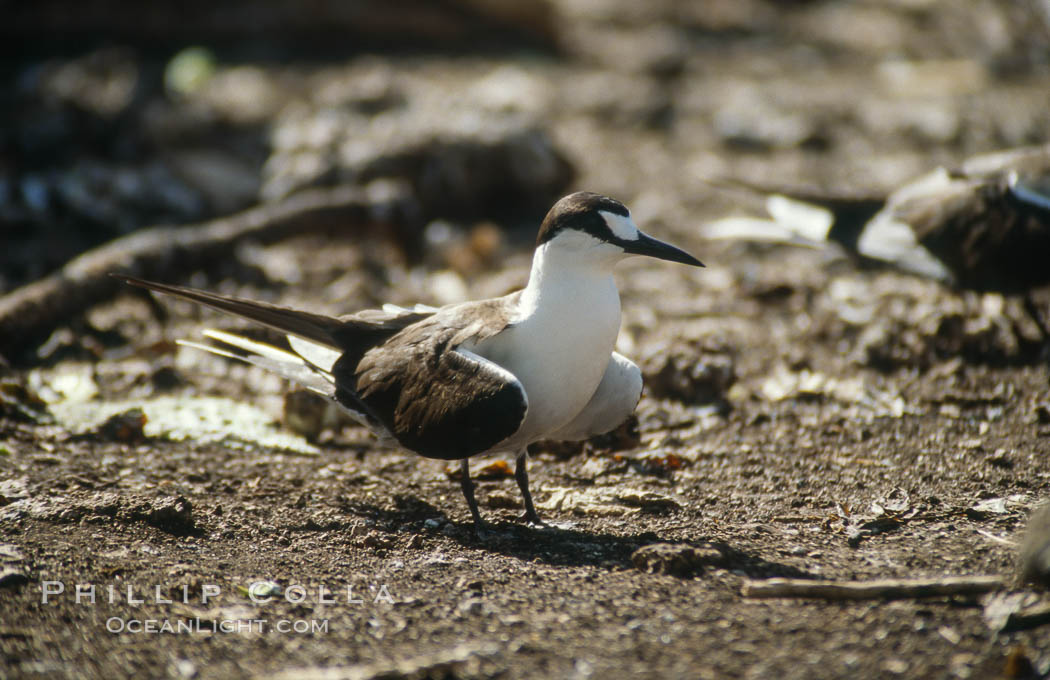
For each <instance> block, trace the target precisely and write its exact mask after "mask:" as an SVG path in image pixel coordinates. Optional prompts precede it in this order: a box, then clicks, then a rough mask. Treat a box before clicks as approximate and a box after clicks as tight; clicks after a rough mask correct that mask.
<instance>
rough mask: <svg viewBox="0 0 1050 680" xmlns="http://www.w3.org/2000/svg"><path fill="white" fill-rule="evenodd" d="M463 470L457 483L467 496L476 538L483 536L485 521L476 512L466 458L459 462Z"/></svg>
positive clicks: (472, 485) (468, 464)
mask: <svg viewBox="0 0 1050 680" xmlns="http://www.w3.org/2000/svg"><path fill="white" fill-rule="evenodd" d="M460 466H461V469H462V471H463V474H462V476H461V477H460V480H459V483H460V485H461V486H462V487H463V495H464V496H466V498H467V507H468V508H470V516H471V517H473V518H474V533H475V534H477V536H478V538H484V535H485V522H484V521H482V519H481V513H480V512H478V501H477V499H476V498H474V480H472V479H471V478H470V463H469V462H468V460H467V459H466V458H464V459H463V462H462V463H460Z"/></svg>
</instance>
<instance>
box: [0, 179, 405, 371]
mask: <svg viewBox="0 0 1050 680" xmlns="http://www.w3.org/2000/svg"><path fill="white" fill-rule="evenodd" d="M384 186H385V187H386V189H385V190H383V191H376V190H369V188H361V187H351V186H339V187H333V188H326V189H313V190H306V191H301V192H298V193H296V194H293V195H291V196H289V197H288V198H285V199H283V200H280V201H275V202H273V203H266V204H263V205H260V206H257V207H255V208H251V209H249V210H245V211H244V212H241V213H237V214H235V215H230V216H227V217H221V218H218V219H215V220H211V221H209V222H204V223H202V224H197V225H188V226H158V227H152V228H149V229H143V230H140V231H137V232H134V233H132V234H129V235H127V236H124V237H121V238H118V239H115V240H113V241H110V242H109V243H106V244H104V245H102V246H99V247H98V248H95V249H93V250H89V251H88V252H86V253H84V254H82V255H80V256H79V257H77V258H76V259H74V260H71V261H70V262H68V263H66V265H65V266H63V267H62V268H61V269H60V270H58V271H56V272H54V273H52V274H50V275H48V276H46V277H44V278H42V279H40V280H38V281H34V282H33V283H30V284H27V285H25V286H22V287H21V288H17V289H15V290H13V291H11V292H10V293H8V294H7V295H5V296H3V297H0V360H2V359H3V358H5V357H6V359H8V360H9V361H10V362H11V363H24V362H25V360H26V357H25V356H24V355H25V353H26V352H27V351H28V350H31V349H33V348H35V347H37V346H38V345H39V344H40V343H41V342H43V341H44V340H45V339H47V337H48V336H49V335H50V334H51V332H53V331H54V329H55V328H57V327H59V326H60V325H62V324H64V323H66V322H67V321H69V319H71V318H76V317H77V316H78V315H79V314H81V313H82V312H83V311H84V310H85V309H87V308H88V307H90V306H92V305H94V304H97V303H98V302H100V301H102V300H106V299H108V298H109V297H111V296H113V295H115V294H116V292H117V290H118V289H122V288H123V284H121V283H120V282H119V281H117V280H116V279H114V278H112V277H110V276H108V274H109V273H110V272H114V271H118V272H122V273H126V274H133V275H136V276H148V277H152V278H159V279H162V280H166V279H172V278H177V277H181V276H184V275H185V274H186V273H187V272H189V271H192V270H194V269H197V268H200V267H202V266H205V265H206V264H207V263H208V262H210V261H213V260H215V259H216V258H220V257H223V256H229V254H230V252H231V251H232V250H233V249H234V248H235V247H236V246H238V245H239V244H241V243H242V242H245V241H249V240H254V241H259V242H262V243H271V242H274V241H279V240H281V239H282V238H286V237H288V236H290V235H292V234H301V233H306V232H314V233H317V232H345V231H347V230H361V229H362V228H366V227H370V226H381V225H385V226H387V227H389V228H391V229H392V230H393V231H394V232H396V233H395V238H398V240H399V241H400V242H401V243H410V242H411V240H412V239H411V238H410V234H409V232H410V231H411V230H412V229H414V228H416V227H418V224H415V222H416V221H417V220H418V216H416V215H413V214H412V213H413V212H414V211H415V209H414V208H413V205H414V203H413V201H412V199H410V198H409V197H408V193H407V191H401V190H398V189H396V188H395V189H394V190H393V191H390V190H388V189H389V188H390V187H391V185H389V184H385V185H384ZM416 212H417V211H416Z"/></svg>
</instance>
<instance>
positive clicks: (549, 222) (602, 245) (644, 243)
mask: <svg viewBox="0 0 1050 680" xmlns="http://www.w3.org/2000/svg"><path fill="white" fill-rule="evenodd" d="M536 247H537V248H541V247H546V249H547V251H548V252H550V251H551V250H555V249H556V250H557V252H558V253H559V254H560V255H565V256H567V257H571V258H577V259H578V261H579V262H580V264H583V263H586V262H595V263H609V264H615V263H616V262H619V261H620V260H621V259H623V258H625V257H628V256H630V255H645V256H648V257H655V258H658V259H661V260H669V261H671V262H680V263H682V264H688V265H693V266H694V267H703V266H704V265H703V263H701V262H700V260H698V259H696V258H695V257H693V256H692V255H690V254H689V253H687V252H685V251H684V250H681V249H679V248H676V247H675V246H672V245H671V244H669V243H664V242H663V241H659V240H657V239H655V238H653V237H651V236H649V235H647V234H645V233H644V232H642V230H640V229H639V228H638V227H637V225H635V223H634V220H632V219H631V211H630V210H628V209H627V207H626V206H624V204H623V203H620V202H619V201H617V200H616V199H614V198H609V197H608V196H602V195H600V194H593V193H590V192H587V191H578V192H576V193H574V194H569V195H568V196H566V197H565V198H562V199H561V200H559V201H558V202H557V203H555V204H554V206H553V207H552V208H551V209H550V212H548V213H547V216H546V217H545V218H544V219H543V224H542V225H541V226H540V233H539V235H538V236H537V237H536Z"/></svg>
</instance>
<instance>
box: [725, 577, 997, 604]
mask: <svg viewBox="0 0 1050 680" xmlns="http://www.w3.org/2000/svg"><path fill="white" fill-rule="evenodd" d="M1003 585H1004V581H1003V579H1002V577H1000V576H994V575H988V576H943V577H939V578H920V579H881V580H877V581H813V580H808V579H790V578H771V579H766V580H761V581H748V582H747V583H745V584H744V588H743V595H744V597H752V598H760V597H812V598H818V599H822V600H878V599H883V600H895V599H905V598H917V597H944V596H946V595H978V594H981V593H987V592H989V591H992V590H998V589H999V588H1002V587H1003Z"/></svg>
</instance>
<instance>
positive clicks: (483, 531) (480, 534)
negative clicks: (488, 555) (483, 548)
mask: <svg viewBox="0 0 1050 680" xmlns="http://www.w3.org/2000/svg"><path fill="white" fill-rule="evenodd" d="M495 537H496V534H495V533H493V531H492V530H491V529H490V528H489V525H488V524H485V523H484V522H474V538H476V539H478V540H479V541H481V542H482V543H488V542H490V541H491V540H492V539H494V538H495Z"/></svg>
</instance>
